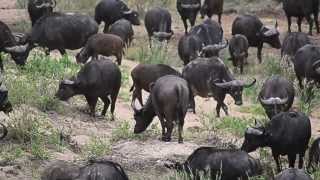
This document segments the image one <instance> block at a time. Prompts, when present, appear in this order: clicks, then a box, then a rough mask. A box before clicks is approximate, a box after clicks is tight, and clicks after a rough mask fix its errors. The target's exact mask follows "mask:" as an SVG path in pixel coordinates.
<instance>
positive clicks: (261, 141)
mask: <svg viewBox="0 0 320 180" xmlns="http://www.w3.org/2000/svg"><path fill="white" fill-rule="evenodd" d="M310 137H311V124H310V119H309V118H308V117H307V116H306V115H304V114H303V113H300V112H283V113H280V114H277V115H276V116H274V117H273V118H272V119H271V121H269V122H267V123H266V125H265V126H260V125H257V124H256V127H251V128H248V129H247V130H246V132H245V140H244V142H243V144H242V147H241V149H242V150H244V151H246V152H253V151H255V150H256V149H257V148H259V147H270V148H271V151H272V156H273V158H274V160H275V161H276V164H277V170H278V172H280V171H281V169H282V168H281V163H280V159H279V157H280V155H287V156H288V160H289V167H290V168H293V167H294V165H295V161H296V155H297V154H298V155H299V166H298V167H299V168H300V169H301V168H302V167H303V158H304V155H305V152H306V150H307V148H308V143H309V140H310Z"/></svg>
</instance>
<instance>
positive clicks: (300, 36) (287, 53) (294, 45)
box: [281, 32, 311, 64]
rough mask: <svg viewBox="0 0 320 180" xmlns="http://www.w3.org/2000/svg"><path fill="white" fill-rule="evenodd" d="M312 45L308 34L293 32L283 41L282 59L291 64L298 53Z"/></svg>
mask: <svg viewBox="0 0 320 180" xmlns="http://www.w3.org/2000/svg"><path fill="white" fill-rule="evenodd" d="M307 44H311V41H310V38H309V37H308V35H307V34H306V33H302V32H292V33H288V34H287V35H286V36H285V38H284V39H283V42H282V46H281V57H282V58H283V59H284V60H286V61H287V63H288V64H289V63H290V61H291V59H292V58H293V57H294V55H295V54H296V53H297V51H298V50H299V49H300V48H301V47H303V46H305V45H307ZM288 60H290V61H288Z"/></svg>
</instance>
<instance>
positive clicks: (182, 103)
mask: <svg viewBox="0 0 320 180" xmlns="http://www.w3.org/2000/svg"><path fill="white" fill-rule="evenodd" d="M150 89H151V92H150V96H149V99H148V101H147V103H146V104H145V105H144V106H143V107H142V109H140V110H138V109H137V108H136V107H135V105H134V106H133V110H134V119H135V121H136V124H135V127H134V133H141V132H143V131H145V130H146V129H147V127H148V126H149V125H150V123H151V122H152V120H153V118H154V117H155V116H156V115H157V116H158V118H159V120H160V123H161V127H162V138H161V139H162V141H165V142H169V141H171V134H172V130H173V125H174V123H176V124H177V125H178V133H179V140H178V141H179V143H183V138H182V131H183V125H184V118H185V116H186V113H187V109H188V105H189V96H190V94H189V93H190V91H189V87H188V83H187V81H185V80H184V79H182V78H181V77H178V76H174V75H166V76H163V77H161V78H159V79H158V80H157V81H156V82H155V83H154V84H151V85H150Z"/></svg>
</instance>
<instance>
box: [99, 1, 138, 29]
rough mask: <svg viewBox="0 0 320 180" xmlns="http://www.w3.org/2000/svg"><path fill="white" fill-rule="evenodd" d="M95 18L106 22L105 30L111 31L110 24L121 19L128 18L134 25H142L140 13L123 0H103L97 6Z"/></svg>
mask: <svg viewBox="0 0 320 180" xmlns="http://www.w3.org/2000/svg"><path fill="white" fill-rule="evenodd" d="M94 18H95V20H96V22H97V23H98V24H101V22H104V24H105V25H104V29H103V32H104V33H107V32H108V31H109V26H110V25H111V24H113V23H115V22H116V21H118V20H119V19H122V18H124V19H127V20H128V21H130V22H131V23H132V24H133V25H140V20H139V14H138V12H137V11H133V10H131V9H129V8H128V6H127V5H126V4H125V3H124V2H123V1H121V0H101V1H100V2H99V3H98V4H97V6H96V8H95V17H94Z"/></svg>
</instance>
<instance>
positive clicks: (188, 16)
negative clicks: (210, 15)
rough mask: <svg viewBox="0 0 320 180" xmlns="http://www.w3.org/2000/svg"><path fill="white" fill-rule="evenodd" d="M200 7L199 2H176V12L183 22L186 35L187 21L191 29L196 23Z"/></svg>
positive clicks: (182, 0)
mask: <svg viewBox="0 0 320 180" xmlns="http://www.w3.org/2000/svg"><path fill="white" fill-rule="evenodd" d="M200 7H201V0H177V10H178V12H179V14H180V16H181V19H182V21H183V25H184V29H185V34H187V33H188V23H187V20H189V22H190V25H191V27H193V26H194V24H195V22H196V19H197V15H198V13H199V10H200Z"/></svg>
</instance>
